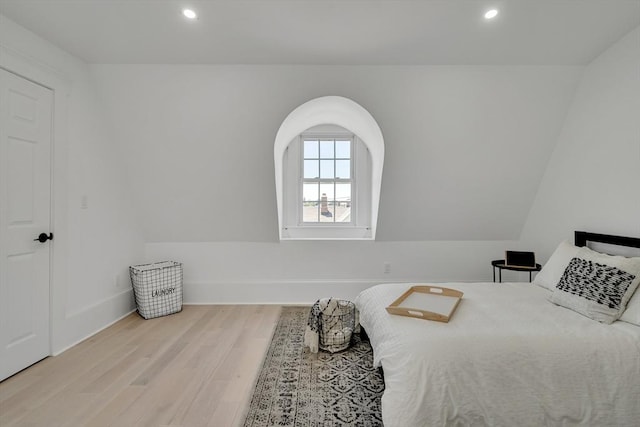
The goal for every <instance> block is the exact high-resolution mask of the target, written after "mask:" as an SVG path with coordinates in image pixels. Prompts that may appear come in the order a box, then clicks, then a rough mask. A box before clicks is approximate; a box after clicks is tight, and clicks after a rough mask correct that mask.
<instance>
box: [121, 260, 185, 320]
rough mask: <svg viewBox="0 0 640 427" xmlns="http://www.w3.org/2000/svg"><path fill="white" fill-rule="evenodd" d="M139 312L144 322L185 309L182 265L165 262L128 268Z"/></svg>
mask: <svg viewBox="0 0 640 427" xmlns="http://www.w3.org/2000/svg"><path fill="white" fill-rule="evenodd" d="M129 274H130V276H131V285H132V286H133V294H134V296H135V299H136V307H137V308H138V313H140V316H142V317H144V318H145V319H152V318H154V317H160V316H166V315H168V314H173V313H177V312H179V311H181V310H182V264H181V263H179V262H175V261H163V262H157V263H153V264H141V265H134V266H131V267H129Z"/></svg>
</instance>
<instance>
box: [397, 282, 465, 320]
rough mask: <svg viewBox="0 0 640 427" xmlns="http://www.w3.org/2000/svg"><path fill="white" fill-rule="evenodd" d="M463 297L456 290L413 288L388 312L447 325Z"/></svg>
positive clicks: (420, 286)
mask: <svg viewBox="0 0 640 427" xmlns="http://www.w3.org/2000/svg"><path fill="white" fill-rule="evenodd" d="M462 295H464V294H463V293H462V292H460V291H457V290H455V289H449V288H441V287H439V286H428V285H417V286H412V287H410V288H409V289H408V290H407V291H406V292H405V293H403V294H402V295H400V298H398V299H397V300H395V301H394V302H392V303H391V305H390V306H389V307H387V311H388V312H389V313H390V314H397V315H398V316H407V317H415V318H418V319H425V320H436V321H438V322H445V323H446V322H449V319H450V318H451V316H453V312H454V311H456V308H457V307H458V304H459V303H460V300H461V299H462Z"/></svg>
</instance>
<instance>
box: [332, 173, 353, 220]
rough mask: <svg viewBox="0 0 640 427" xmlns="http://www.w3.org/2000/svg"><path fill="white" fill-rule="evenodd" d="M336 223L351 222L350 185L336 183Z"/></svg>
mask: <svg viewBox="0 0 640 427" xmlns="http://www.w3.org/2000/svg"><path fill="white" fill-rule="evenodd" d="M335 220H336V222H351V183H348V182H347V183H342V182H341V183H336V207H335Z"/></svg>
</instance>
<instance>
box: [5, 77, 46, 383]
mask: <svg viewBox="0 0 640 427" xmlns="http://www.w3.org/2000/svg"><path fill="white" fill-rule="evenodd" d="M52 101H53V95H52V92H51V90H49V89H47V88H45V87H42V86H40V85H37V84H35V83H32V82H30V81H28V80H26V79H23V78H21V77H18V76H17V75H15V74H12V73H10V72H8V71H5V70H2V69H0V380H3V379H5V378H7V377H9V376H11V375H13V374H15V373H16V372H18V371H20V370H22V369H24V368H26V367H27V366H29V365H32V364H33V363H35V362H37V361H39V360H41V359H43V358H45V357H47V356H48V355H49V353H50V344H49V274H50V272H49V263H50V261H49V253H50V251H51V241H50V240H46V241H44V242H42V243H41V242H40V241H37V240H35V241H34V239H37V238H38V236H39V235H40V234H41V233H45V235H44V236H43V240H44V237H48V236H49V233H50V223H51V221H50V217H51V123H52V119H51V117H52Z"/></svg>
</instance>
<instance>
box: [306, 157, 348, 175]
mask: <svg viewBox="0 0 640 427" xmlns="http://www.w3.org/2000/svg"><path fill="white" fill-rule="evenodd" d="M305 169H306V166H305ZM336 178H341V179H349V178H351V160H336Z"/></svg>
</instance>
